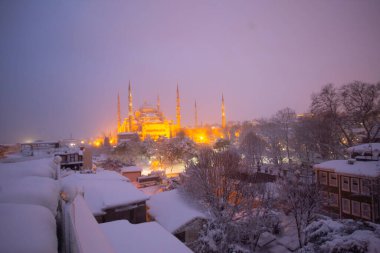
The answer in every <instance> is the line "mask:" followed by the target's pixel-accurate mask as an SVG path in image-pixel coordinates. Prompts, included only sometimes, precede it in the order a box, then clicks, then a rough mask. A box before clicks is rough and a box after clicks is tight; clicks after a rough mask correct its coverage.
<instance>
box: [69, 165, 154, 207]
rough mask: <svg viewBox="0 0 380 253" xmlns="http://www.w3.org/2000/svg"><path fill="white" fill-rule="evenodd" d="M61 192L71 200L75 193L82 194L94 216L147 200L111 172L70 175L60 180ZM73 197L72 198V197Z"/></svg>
mask: <svg viewBox="0 0 380 253" xmlns="http://www.w3.org/2000/svg"><path fill="white" fill-rule="evenodd" d="M62 186H63V188H62V189H63V191H64V192H65V193H66V194H68V195H69V196H68V197H69V198H70V199H73V198H74V197H75V195H76V193H77V192H81V193H83V194H84V199H85V200H86V202H87V204H88V205H89V208H90V209H91V211H92V213H93V214H94V215H101V214H104V210H105V209H108V208H115V207H121V206H126V205H130V204H133V203H138V202H142V201H145V200H147V199H148V196H147V195H145V194H144V193H143V192H141V191H140V190H138V189H136V187H135V186H133V185H132V184H131V183H130V182H128V180H127V179H126V178H125V177H123V176H121V175H120V174H118V173H116V172H113V171H99V172H97V173H96V174H79V173H76V174H71V175H69V176H67V177H64V178H62ZM72 195H74V196H72Z"/></svg>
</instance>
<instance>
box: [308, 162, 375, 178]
mask: <svg viewBox="0 0 380 253" xmlns="http://www.w3.org/2000/svg"><path fill="white" fill-rule="evenodd" d="M314 168H317V169H328V170H334V171H335V172H338V173H344V174H351V175H361V176H369V177H376V176H379V175H380V162H378V161H355V162H354V164H349V163H348V162H347V160H332V161H327V162H323V163H320V164H316V165H314Z"/></svg>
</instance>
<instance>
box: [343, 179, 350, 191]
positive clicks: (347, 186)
mask: <svg viewBox="0 0 380 253" xmlns="http://www.w3.org/2000/svg"><path fill="white" fill-rule="evenodd" d="M349 182H350V179H349V178H348V177H342V190H343V191H348V192H349V191H350V183H349Z"/></svg>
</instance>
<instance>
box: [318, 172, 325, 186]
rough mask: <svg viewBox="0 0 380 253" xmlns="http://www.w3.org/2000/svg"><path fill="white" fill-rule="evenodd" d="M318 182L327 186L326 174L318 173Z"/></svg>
mask: <svg viewBox="0 0 380 253" xmlns="http://www.w3.org/2000/svg"><path fill="white" fill-rule="evenodd" d="M319 182H320V183H321V184H326V185H327V172H323V171H320V172H319Z"/></svg>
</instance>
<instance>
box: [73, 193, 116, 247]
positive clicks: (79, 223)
mask: <svg viewBox="0 0 380 253" xmlns="http://www.w3.org/2000/svg"><path fill="white" fill-rule="evenodd" d="M69 215H70V216H69V217H70V219H71V223H70V226H71V229H72V230H71V231H72V232H73V233H74V235H73V236H75V238H76V240H75V242H76V243H77V245H76V246H77V248H79V249H81V251H80V252H82V253H104V252H107V253H115V252H116V251H115V250H114V249H113V247H112V245H111V241H110V238H108V237H107V236H106V235H105V234H104V232H103V231H102V230H101V228H100V226H99V224H98V223H97V222H96V220H95V218H94V216H93V215H92V214H91V211H90V209H89V208H88V206H87V203H86V202H85V200H84V199H83V197H82V196H81V195H78V196H76V197H75V199H74V200H73V203H72V204H71V205H70V214H69ZM66 229H67V228H66ZM70 246H73V245H70Z"/></svg>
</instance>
